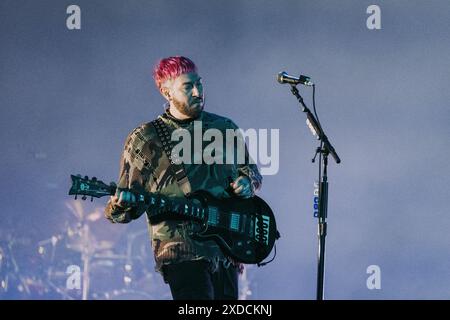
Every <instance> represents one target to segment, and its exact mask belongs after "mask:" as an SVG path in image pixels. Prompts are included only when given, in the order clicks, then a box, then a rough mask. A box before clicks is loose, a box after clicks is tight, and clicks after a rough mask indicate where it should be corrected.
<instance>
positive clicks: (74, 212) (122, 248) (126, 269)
mask: <svg viewBox="0 0 450 320" xmlns="http://www.w3.org/2000/svg"><path fill="white" fill-rule="evenodd" d="M88 205H89V203H86V202H79V201H70V202H67V203H66V206H67V208H68V209H69V211H70V212H71V215H65V221H64V224H63V227H61V228H60V229H62V231H61V232H59V233H57V234H54V235H52V236H51V237H49V238H47V239H44V240H40V241H32V240H31V239H29V238H26V237H17V236H13V235H11V234H8V235H6V234H5V233H2V231H3V230H0V300H3V299H14V300H16V299H39V300H47V299H52V300H56V299H57V300H61V299H62V300H170V299H172V296H171V294H170V289H169V286H168V285H166V284H165V283H164V281H163V279H162V277H161V276H160V275H159V274H157V273H156V272H155V270H154V259H153V255H152V249H151V247H150V241H149V233H148V230H147V227H146V226H145V227H142V226H139V225H136V224H133V223H130V224H126V225H120V224H112V223H110V222H109V221H107V220H106V219H105V218H104V216H103V211H102V208H94V209H93V210H89V209H88V207H87V206H88ZM87 209H88V210H87ZM87 211H90V212H89V213H86V212H87ZM253 268H254V266H253V265H246V266H245V268H244V272H243V274H242V275H241V276H240V277H239V299H241V300H246V299H254V298H257V292H256V291H257V288H256V287H254V286H253V284H254V283H253V279H252V276H253V274H254V273H253V270H252V269H253ZM251 284H252V286H251Z"/></svg>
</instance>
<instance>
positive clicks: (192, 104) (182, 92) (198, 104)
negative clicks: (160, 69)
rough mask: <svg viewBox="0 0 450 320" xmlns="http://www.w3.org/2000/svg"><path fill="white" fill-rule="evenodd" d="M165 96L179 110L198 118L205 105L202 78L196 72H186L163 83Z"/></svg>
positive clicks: (183, 113)
mask: <svg viewBox="0 0 450 320" xmlns="http://www.w3.org/2000/svg"><path fill="white" fill-rule="evenodd" d="M162 87H163V89H161V91H162V92H163V94H164V96H165V97H166V99H167V100H169V102H170V104H171V106H173V107H174V108H175V109H176V110H177V111H178V112H180V113H181V114H182V115H184V116H186V117H188V118H196V117H197V116H199V115H200V113H201V112H202V110H203V107H204V100H205V99H204V94H203V86H202V83H201V78H200V77H199V75H198V74H197V73H195V72H190V73H184V74H181V75H180V76H178V77H177V78H175V79H168V80H166V81H165V82H164V84H163V86H162Z"/></svg>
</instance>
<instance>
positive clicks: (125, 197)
mask: <svg viewBox="0 0 450 320" xmlns="http://www.w3.org/2000/svg"><path fill="white" fill-rule="evenodd" d="M111 204H112V205H113V206H118V207H121V208H123V209H126V208H129V207H134V206H136V205H137V202H136V196H135V195H134V194H133V193H132V192H131V191H129V190H122V191H120V192H119V189H116V194H115V195H113V196H111Z"/></svg>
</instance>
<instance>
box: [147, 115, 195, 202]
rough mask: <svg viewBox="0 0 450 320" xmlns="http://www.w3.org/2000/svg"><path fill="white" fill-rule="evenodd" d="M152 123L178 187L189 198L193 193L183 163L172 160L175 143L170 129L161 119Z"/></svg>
mask: <svg viewBox="0 0 450 320" xmlns="http://www.w3.org/2000/svg"><path fill="white" fill-rule="evenodd" d="M151 123H152V125H153V126H154V127H155V129H156V133H157V134H158V137H159V140H161V143H162V146H163V149H164V152H165V153H166V155H167V158H169V161H170V164H171V168H172V170H173V173H174V174H175V179H176V180H177V184H178V186H179V187H180V189H181V190H182V191H183V193H184V194H185V195H186V196H188V195H189V194H190V193H191V191H192V189H191V184H190V183H189V180H188V177H187V175H186V172H185V170H184V166H183V163H181V162H180V161H179V159H174V158H172V149H173V143H172V140H171V139H170V136H171V132H170V129H169V128H168V126H167V125H166V124H165V123H164V121H163V120H162V119H161V118H157V119H155V120H153V121H152V122H151Z"/></svg>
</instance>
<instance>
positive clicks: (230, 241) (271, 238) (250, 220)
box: [191, 191, 278, 264]
mask: <svg viewBox="0 0 450 320" xmlns="http://www.w3.org/2000/svg"><path fill="white" fill-rule="evenodd" d="M191 198H193V199H196V200H198V201H199V202H200V203H202V206H203V207H204V208H207V212H208V214H207V218H206V219H205V220H206V221H203V224H202V228H201V229H200V230H199V231H198V232H195V233H194V234H193V235H192V237H193V238H194V239H195V240H199V241H206V240H213V241H215V242H216V243H217V244H218V245H219V246H220V247H221V249H222V250H223V251H224V252H225V253H226V254H227V255H229V256H230V257H232V258H233V259H235V260H237V261H240V262H243V263H248V264H251V263H259V262H261V261H262V260H264V259H265V258H266V257H267V256H268V255H269V254H270V252H271V251H272V248H273V245H274V243H275V240H276V239H277V238H278V233H277V227H276V222H275V217H274V214H273V212H272V210H271V208H270V207H269V205H268V204H267V203H266V202H265V201H264V200H263V199H261V198H260V197H258V196H254V197H252V198H249V199H242V198H238V197H231V198H224V199H217V198H214V197H213V196H212V195H211V194H210V193H208V192H207V191H197V192H195V193H193V194H192V196H191ZM215 210H218V213H217V216H218V217H219V221H217V223H213V222H214V219H213V218H212V217H211V215H214V216H216V213H215ZM220 220H222V221H220Z"/></svg>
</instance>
